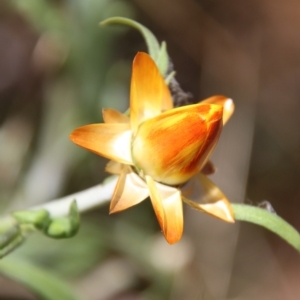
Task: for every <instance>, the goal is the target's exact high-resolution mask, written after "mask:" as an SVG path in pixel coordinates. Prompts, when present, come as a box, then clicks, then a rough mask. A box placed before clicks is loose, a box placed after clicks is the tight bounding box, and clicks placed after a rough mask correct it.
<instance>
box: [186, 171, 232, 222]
mask: <svg viewBox="0 0 300 300" xmlns="http://www.w3.org/2000/svg"><path fill="white" fill-rule="evenodd" d="M181 191H182V195H183V196H184V197H183V201H184V202H186V203H187V204H189V205H190V206H192V207H193V208H195V209H198V210H201V211H203V212H206V213H208V214H210V215H212V216H214V217H216V218H218V219H221V220H223V221H226V222H229V223H234V215H233V210H232V207H231V205H230V202H229V201H228V199H227V198H226V196H225V195H224V194H223V193H222V191H221V190H220V189H219V188H218V187H217V186H216V185H215V184H214V183H213V182H212V181H211V180H209V179H208V178H207V177H206V176H204V175H202V174H198V175H197V176H195V177H194V178H192V179H191V180H190V181H189V182H188V183H187V184H186V185H185V186H184V187H182V189H181ZM187 198H189V199H187ZM190 199H192V200H195V201H197V202H194V201H192V200H190ZM199 202H201V203H199Z"/></svg>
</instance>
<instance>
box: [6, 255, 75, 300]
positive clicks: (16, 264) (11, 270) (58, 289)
mask: <svg viewBox="0 0 300 300" xmlns="http://www.w3.org/2000/svg"><path fill="white" fill-rule="evenodd" d="M0 273H1V274H3V275H4V276H7V277H9V278H11V279H14V280H16V281H18V282H20V283H22V284H24V285H25V286H26V287H27V288H28V289H30V290H31V291H32V292H33V293H35V294H36V295H38V296H39V299H41V300H58V299H61V300H77V299H78V298H77V297H76V296H75V294H74V293H73V290H72V289H71V287H69V286H68V284H67V283H65V282H64V281H63V280H62V279H61V278H58V277H57V275H54V274H51V273H50V272H48V271H46V270H44V269H41V268H39V267H38V266H35V265H33V264H29V263H28V262H25V261H22V260H20V259H16V258H12V259H11V258H7V259H5V260H2V261H1V262H0Z"/></svg>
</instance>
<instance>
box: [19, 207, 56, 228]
mask: <svg viewBox="0 0 300 300" xmlns="http://www.w3.org/2000/svg"><path fill="white" fill-rule="evenodd" d="M13 216H14V218H15V219H16V220H17V221H18V222H19V223H20V224H31V225H34V226H35V227H36V228H37V229H40V230H42V229H44V228H45V227H46V226H47V225H48V224H49V222H50V216H49V213H48V211H47V210H45V209H40V210H23V211H15V212H14V213H13Z"/></svg>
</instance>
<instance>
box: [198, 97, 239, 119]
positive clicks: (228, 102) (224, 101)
mask: <svg viewBox="0 0 300 300" xmlns="http://www.w3.org/2000/svg"><path fill="white" fill-rule="evenodd" d="M200 103H211V104H218V105H222V106H223V125H225V124H226V123H227V122H228V120H229V119H230V117H231V116H232V114H233V112H234V103H233V101H232V99H230V98H227V97H225V96H213V97H210V98H207V99H205V100H203V101H201V102H200Z"/></svg>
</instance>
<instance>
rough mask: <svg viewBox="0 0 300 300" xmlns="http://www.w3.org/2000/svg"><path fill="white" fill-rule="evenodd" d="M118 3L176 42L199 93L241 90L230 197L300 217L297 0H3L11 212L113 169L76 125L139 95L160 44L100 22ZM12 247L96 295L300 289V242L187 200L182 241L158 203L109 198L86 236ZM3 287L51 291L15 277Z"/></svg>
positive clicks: (3, 159)
mask: <svg viewBox="0 0 300 300" xmlns="http://www.w3.org/2000/svg"><path fill="white" fill-rule="evenodd" d="M111 16H124V17H130V18H133V19H134V20H137V21H139V22H140V23H142V24H144V25H145V26H146V27H148V28H149V29H150V30H151V31H153V33H154V34H155V35H156V37H157V38H158V39H159V40H160V41H162V40H165V41H166V42H167V47H168V52H169V55H170V56H171V58H172V60H173V62H174V65H175V69H176V71H177V75H176V78H177V80H178V81H179V82H180V84H181V86H182V88H183V89H184V90H185V91H189V92H191V93H192V94H193V96H194V100H195V102H196V101H199V100H201V99H204V98H206V97H209V96H212V95H215V94H225V95H227V96H229V97H231V98H233V99H234V101H235V104H236V112H235V114H234V116H233V118H232V120H231V121H230V122H229V123H228V125H227V126H226V128H225V129H224V131H223V134H222V137H221V140H220V143H219V144H218V146H217V149H216V151H215V153H214V155H213V161H214V163H215V164H216V166H217V168H218V172H217V173H216V174H215V175H213V176H212V179H213V181H214V182H215V183H217V184H218V185H219V186H220V187H221V189H222V190H223V191H224V193H225V194H226V195H227V196H228V197H229V199H230V200H231V201H232V202H247V203H249V204H253V205H258V204H259V203H260V202H261V201H263V200H267V201H269V202H270V203H271V204H272V206H273V208H274V209H275V211H276V212H277V214H278V215H280V216H282V217H283V218H284V219H286V220H287V221H288V222H289V223H291V224H292V225H293V226H294V227H296V228H297V229H298V230H300V218H299V211H300V185H299V181H300V133H299V129H300V117H299V115H300V55H299V53H300V38H299V33H298V30H299V27H300V3H299V1H296V0H287V1H285V2H284V3H283V2H282V1H279V0H265V1H258V0H244V1H238V0H227V1H217V0H210V1H208V0H197V1H196V0H173V1H171V0H152V1H143V0H133V1H121V0H72V1H70V0H1V1H0V208H1V211H2V214H5V213H7V212H9V211H11V210H13V209H15V208H25V207H29V206H32V205H36V204H39V203H43V202H45V201H49V200H52V199H54V198H57V197H61V196H64V195H67V194H70V193H74V192H77V191H80V190H82V189H85V188H88V187H91V186H93V185H95V184H98V183H100V182H102V180H103V179H104V178H105V177H106V176H107V174H105V173H104V171H103V170H104V166H105V163H106V161H105V160H104V159H102V158H101V157H99V156H96V155H94V154H91V153H90V152H88V151H84V150H83V149H80V148H78V147H76V146H75V145H73V144H72V143H71V142H70V141H69V138H68V135H69V133H70V132H71V131H72V130H73V129H74V128H76V127H78V126H81V125H83V124H89V123H94V122H101V114H100V112H101V108H102V107H113V108H116V109H118V110H120V111H125V110H126V108H127V107H128V96H129V81H130V73H131V62H132V59H133V57H134V55H135V54H136V52H137V51H146V46H145V43H144V41H143V39H142V37H141V36H140V34H139V33H137V32H136V31H134V30H130V29H128V28H125V27H122V26H111V27H99V26H98V23H99V22H100V21H102V20H104V19H106V18H108V17H111ZM13 257H15V258H18V259H20V258H22V259H24V260H26V261H27V262H31V263H32V264H33V265H38V266H40V267H42V268H45V269H47V270H48V272H52V273H53V274H56V275H55V276H60V278H63V279H64V280H65V281H66V282H69V283H70V285H71V286H72V288H73V289H74V291H75V292H76V294H78V295H79V297H81V299H85V300H146V299H155V300H164V299H172V300H223V299H224V300H225V299H226V300H253V299H256V300H260V299H263V300H268V299H270V300H271V299H272V300H282V299H285V300H294V299H295V300H297V299H299V298H300V285H299V276H300V259H299V254H297V253H296V251H295V250H293V249H292V248H291V247H290V246H288V245H287V244H285V242H283V241H281V240H280V239H279V238H277V237H276V236H275V235H273V234H271V233H269V232H267V231H265V230H264V229H261V228H259V227H256V226H255V225H251V224H235V225H227V224H224V223H222V222H221V221H218V220H215V219H212V218H210V217H208V216H206V215H202V214H200V213H199V212H197V211H194V210H192V209H190V208H189V207H185V232H184V237H183V239H182V241H180V243H178V244H176V245H174V246H169V245H168V244H167V243H166V242H165V240H164V238H163V235H162V234H161V233H160V230H159V227H158V224H157V221H156V218H155V216H154V213H153V210H152V207H151V204H150V203H149V201H144V203H142V204H140V205H138V206H136V207H134V208H132V209H130V210H128V211H124V212H122V213H119V214H116V215H111V216H109V215H108V207H107V206H104V207H102V208H99V209H98V210H96V211H93V212H91V213H88V214H85V215H83V216H82V221H81V229H80V232H79V234H78V235H77V236H76V237H74V238H72V239H70V240H59V241H55V240H51V239H47V238H46V237H43V236H41V235H34V236H32V237H30V239H29V240H28V241H27V242H26V243H25V244H24V245H23V246H22V247H21V248H19V249H18V250H17V251H15V252H14V253H13V254H11V258H13ZM5 259H6V258H4V260H5ZM0 265H1V262H0ZM0 299H25V300H26V299H39V298H38V297H37V296H35V295H34V293H32V292H31V291H30V290H28V289H25V288H24V287H23V286H22V285H21V284H19V283H17V282H13V281H12V280H10V279H7V278H5V276H1V277H0ZM58 300H60V299H58ZM62 300H63V299H62Z"/></svg>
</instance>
